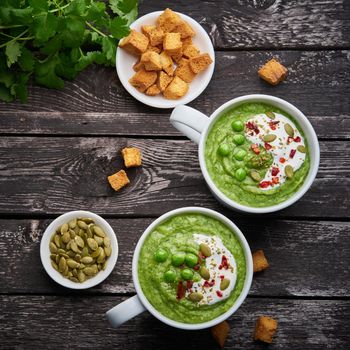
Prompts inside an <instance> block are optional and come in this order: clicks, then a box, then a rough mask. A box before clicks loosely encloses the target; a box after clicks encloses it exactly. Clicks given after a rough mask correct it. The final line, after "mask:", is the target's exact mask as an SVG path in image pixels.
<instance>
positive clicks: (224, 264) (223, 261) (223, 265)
mask: <svg viewBox="0 0 350 350" xmlns="http://www.w3.org/2000/svg"><path fill="white" fill-rule="evenodd" d="M220 266H221V268H224V269H226V270H227V269H228V268H229V264H228V261H227V257H226V256H225V255H223V256H222V258H221V265H220ZM220 270H221V269H220Z"/></svg>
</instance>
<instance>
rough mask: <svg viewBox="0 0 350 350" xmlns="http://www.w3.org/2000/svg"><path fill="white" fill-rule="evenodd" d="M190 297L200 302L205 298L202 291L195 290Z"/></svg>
mask: <svg viewBox="0 0 350 350" xmlns="http://www.w3.org/2000/svg"><path fill="white" fill-rule="evenodd" d="M188 299H190V300H191V301H194V302H197V303H198V302H199V301H201V300H202V299H203V294H202V293H197V292H193V293H191V294H190V295H189V296H188Z"/></svg>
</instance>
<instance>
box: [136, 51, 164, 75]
mask: <svg viewBox="0 0 350 350" xmlns="http://www.w3.org/2000/svg"><path fill="white" fill-rule="evenodd" d="M140 62H141V63H143V65H144V67H145V70H148V71H150V70H162V63H161V61H160V56H159V54H157V53H156V52H154V51H147V52H145V53H143V54H142V56H141V61H140Z"/></svg>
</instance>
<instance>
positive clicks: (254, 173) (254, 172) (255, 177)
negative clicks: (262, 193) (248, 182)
mask: <svg viewBox="0 0 350 350" xmlns="http://www.w3.org/2000/svg"><path fill="white" fill-rule="evenodd" d="M249 174H250V177H251V178H252V179H253V180H254V181H257V182H259V181H261V176H260V173H259V172H258V171H257V170H251V171H250V173H249Z"/></svg>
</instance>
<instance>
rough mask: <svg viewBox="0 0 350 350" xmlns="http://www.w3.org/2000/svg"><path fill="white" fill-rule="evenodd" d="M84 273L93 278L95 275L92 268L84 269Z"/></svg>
mask: <svg viewBox="0 0 350 350" xmlns="http://www.w3.org/2000/svg"><path fill="white" fill-rule="evenodd" d="M83 272H84V273H85V275H87V276H93V275H95V270H94V269H93V268H92V267H85V268H84V269H83Z"/></svg>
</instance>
